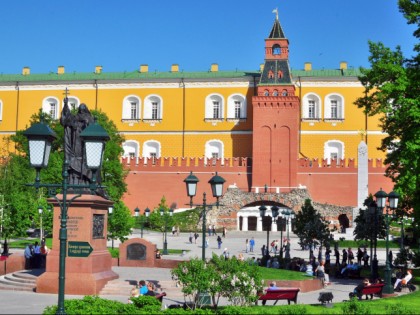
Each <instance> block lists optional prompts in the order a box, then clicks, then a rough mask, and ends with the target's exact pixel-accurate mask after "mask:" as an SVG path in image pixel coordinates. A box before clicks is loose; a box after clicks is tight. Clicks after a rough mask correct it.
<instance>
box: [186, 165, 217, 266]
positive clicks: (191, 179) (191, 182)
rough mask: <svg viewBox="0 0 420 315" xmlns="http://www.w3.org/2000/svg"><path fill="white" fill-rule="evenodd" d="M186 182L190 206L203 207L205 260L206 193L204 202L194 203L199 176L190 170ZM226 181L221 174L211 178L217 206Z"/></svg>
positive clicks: (210, 181)
mask: <svg viewBox="0 0 420 315" xmlns="http://www.w3.org/2000/svg"><path fill="white" fill-rule="evenodd" d="M184 182H185V184H186V186H187V195H188V197H190V207H191V208H192V206H193V205H195V206H198V207H203V212H202V217H203V228H202V230H203V231H202V233H203V246H202V252H201V259H202V260H203V261H205V260H206V216H207V203H206V193H205V192H204V193H203V203H202V204H193V197H194V196H195V195H196V193H197V184H198V182H199V179H198V178H197V176H195V175H194V174H193V172H190V175H188V177H187V178H186V179H184ZM224 182H225V179H224V178H223V177H221V176H219V175H217V172H216V175H214V176H213V177H212V178H211V179H210V180H209V184H210V186H211V191H212V194H213V197H215V198H216V206H217V207H219V198H220V197H221V196H222V195H223V184H224Z"/></svg>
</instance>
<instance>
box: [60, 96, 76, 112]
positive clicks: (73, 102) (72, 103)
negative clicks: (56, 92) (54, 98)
mask: <svg viewBox="0 0 420 315" xmlns="http://www.w3.org/2000/svg"><path fill="white" fill-rule="evenodd" d="M68 104H69V107H70V109H77V108H79V105H80V100H79V99H78V98H77V97H75V96H69V97H68ZM63 105H64V103H63Z"/></svg>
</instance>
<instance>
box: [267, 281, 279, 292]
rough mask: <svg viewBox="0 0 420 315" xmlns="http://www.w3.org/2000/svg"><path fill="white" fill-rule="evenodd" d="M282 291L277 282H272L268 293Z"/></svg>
mask: <svg viewBox="0 0 420 315" xmlns="http://www.w3.org/2000/svg"><path fill="white" fill-rule="evenodd" d="M278 289H280V288H279V287H278V286H277V285H276V282H275V281H271V283H270V286H269V287H268V288H267V291H272V290H278Z"/></svg>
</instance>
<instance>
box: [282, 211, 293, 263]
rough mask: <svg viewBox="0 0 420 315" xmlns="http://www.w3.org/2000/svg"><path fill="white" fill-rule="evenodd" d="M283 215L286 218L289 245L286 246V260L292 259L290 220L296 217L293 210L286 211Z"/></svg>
mask: <svg viewBox="0 0 420 315" xmlns="http://www.w3.org/2000/svg"><path fill="white" fill-rule="evenodd" d="M281 214H282V215H284V217H285V218H286V230H287V245H286V253H285V255H284V258H286V259H290V239H289V229H290V228H289V223H290V221H289V220H290V219H293V218H294V217H295V214H294V212H293V211H292V210H291V209H285V210H283V211H282V212H281Z"/></svg>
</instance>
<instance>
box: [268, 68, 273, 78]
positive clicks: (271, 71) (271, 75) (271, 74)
mask: <svg viewBox="0 0 420 315" xmlns="http://www.w3.org/2000/svg"><path fill="white" fill-rule="evenodd" d="M268 78H269V79H274V72H273V70H268Z"/></svg>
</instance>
